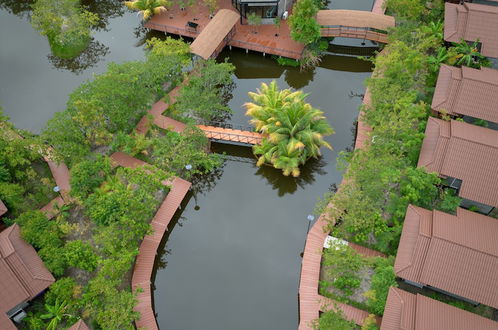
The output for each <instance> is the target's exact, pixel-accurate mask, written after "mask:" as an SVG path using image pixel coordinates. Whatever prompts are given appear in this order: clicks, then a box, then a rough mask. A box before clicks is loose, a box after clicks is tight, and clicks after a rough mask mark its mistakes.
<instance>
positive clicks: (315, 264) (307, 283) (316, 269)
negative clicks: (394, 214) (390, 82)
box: [299, 88, 382, 330]
mask: <svg viewBox="0 0 498 330" xmlns="http://www.w3.org/2000/svg"><path fill="white" fill-rule="evenodd" d="M370 101H371V99H370V92H369V91H368V88H367V90H366V91H365V97H364V98H363V105H362V107H364V106H368V105H369V104H370ZM362 117H363V111H360V114H359V115H358V129H357V136H356V141H355V149H356V148H363V147H364V145H365V143H366V141H367V140H368V139H369V135H368V132H369V131H371V128H370V127H368V126H367V125H366V124H365V123H364V122H363V120H362ZM343 182H344V180H343ZM339 189H340V187H339ZM333 207H334V205H332V204H329V205H328V206H327V208H333ZM328 225H329V219H328V218H327V214H326V213H323V214H321V215H320V217H319V218H318V220H317V221H316V223H315V224H313V226H312V227H311V229H310V231H309V232H308V235H307V238H306V244H305V248H304V253H303V261H302V264H301V280H300V282H299V330H311V329H312V328H313V327H312V322H313V321H314V320H316V319H318V317H319V316H320V311H323V307H322V306H323V300H324V299H328V298H325V297H323V296H321V295H320V294H319V293H318V286H319V281H320V268H321V260H322V252H323V242H324V241H325V239H326V237H327V235H328V231H327V227H328ZM349 244H351V243H349ZM353 248H354V249H355V250H357V251H358V252H359V253H361V254H364V255H368V254H377V253H378V252H377V253H376V251H373V250H370V249H367V248H365V247H360V246H358V245H356V244H355V246H354V247H353ZM360 250H361V252H360ZM379 254H380V253H379ZM379 256H382V254H380V255H379ZM327 301H328V302H329V303H330V302H331V300H330V299H328V300H327ZM338 306H342V307H341V310H343V312H344V314H345V316H346V317H347V318H348V319H349V320H352V321H354V322H355V323H356V324H359V325H361V324H362V323H363V320H364V318H363V319H362V320H361V323H360V317H363V316H364V317H367V316H368V313H367V312H365V311H362V313H359V312H358V311H356V310H354V311H353V310H352V309H351V308H353V307H352V306H349V305H345V304H340V305H338ZM345 306H348V307H345ZM343 308H344V309H343ZM365 313H366V314H365Z"/></svg>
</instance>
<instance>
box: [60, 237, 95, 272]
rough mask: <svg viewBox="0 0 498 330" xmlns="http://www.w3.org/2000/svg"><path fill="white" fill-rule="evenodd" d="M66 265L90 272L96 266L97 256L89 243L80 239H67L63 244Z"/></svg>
mask: <svg viewBox="0 0 498 330" xmlns="http://www.w3.org/2000/svg"><path fill="white" fill-rule="evenodd" d="M64 254H65V255H66V260H67V265H68V266H70V267H77V268H80V269H83V270H86V271H89V272H92V271H94V270H95V268H96V267H97V263H98V260H99V258H98V256H97V255H96V254H95V252H93V248H92V246H91V245H90V244H88V243H86V242H83V241H81V240H75V241H69V242H67V243H66V245H65V246H64Z"/></svg>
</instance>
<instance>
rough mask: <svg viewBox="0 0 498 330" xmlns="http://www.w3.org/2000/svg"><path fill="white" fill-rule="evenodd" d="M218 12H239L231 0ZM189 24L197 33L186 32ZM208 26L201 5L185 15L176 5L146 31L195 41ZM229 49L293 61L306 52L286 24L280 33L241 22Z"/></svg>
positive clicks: (221, 3) (206, 13)
mask: <svg viewBox="0 0 498 330" xmlns="http://www.w3.org/2000/svg"><path fill="white" fill-rule="evenodd" d="M218 8H219V9H228V10H232V11H236V10H235V9H234V8H233V6H232V3H231V1H230V0H218ZM237 15H238V13H237ZM187 22H194V23H196V24H198V27H197V29H196V30H194V29H191V28H187V27H186V26H187ZM209 22H210V18H209V11H208V9H207V8H206V6H204V5H203V4H202V2H198V3H197V4H195V5H194V6H192V7H190V8H188V9H187V10H184V11H182V10H180V7H179V6H178V5H177V4H175V5H174V6H173V7H172V8H171V9H170V10H169V11H168V12H165V13H161V14H158V15H155V16H154V17H152V19H151V20H150V21H149V22H147V23H146V24H145V27H146V28H149V29H153V30H157V31H163V32H166V33H171V34H176V35H180V36H184V37H189V38H196V37H197V36H198V35H199V34H200V33H201V32H202V30H203V29H204V28H205V27H206V26H207V25H208V24H209ZM276 35H277V36H276ZM228 45H229V46H231V47H238V48H242V49H246V50H252V51H257V52H260V53H264V54H272V55H277V56H284V57H289V58H293V59H299V58H301V54H302V52H303V49H304V45H303V44H300V43H298V42H295V41H294V40H292V39H291V38H290V30H289V27H288V25H287V22H286V21H282V23H281V26H280V28H279V29H277V27H275V26H274V25H273V24H267V25H266V24H265V25H260V26H257V27H253V26H249V25H247V24H244V25H242V24H240V20H239V21H238V22H237V24H236V25H235V33H234V35H233V36H232V38H231V39H230V40H229V41H228Z"/></svg>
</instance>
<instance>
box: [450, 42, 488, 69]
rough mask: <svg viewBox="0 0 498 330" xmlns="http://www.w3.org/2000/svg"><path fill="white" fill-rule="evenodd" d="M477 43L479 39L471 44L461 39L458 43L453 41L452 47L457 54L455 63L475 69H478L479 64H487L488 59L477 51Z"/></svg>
mask: <svg viewBox="0 0 498 330" xmlns="http://www.w3.org/2000/svg"><path fill="white" fill-rule="evenodd" d="M478 44H479V40H477V41H475V42H473V43H472V44H471V45H469V44H468V43H467V42H466V41H465V40H462V41H461V42H460V43H453V48H454V49H455V51H456V52H457V54H458V55H457V58H458V61H457V62H456V65H465V66H469V67H472V68H476V69H479V68H480V67H481V65H484V66H487V65H488V64H489V61H488V59H487V58H486V57H485V56H483V55H482V54H481V53H479V49H478V47H477V46H478Z"/></svg>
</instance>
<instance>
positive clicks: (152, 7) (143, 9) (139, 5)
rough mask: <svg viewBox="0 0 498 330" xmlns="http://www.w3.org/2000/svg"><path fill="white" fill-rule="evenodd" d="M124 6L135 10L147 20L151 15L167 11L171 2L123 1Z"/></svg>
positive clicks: (157, 0)
mask: <svg viewBox="0 0 498 330" xmlns="http://www.w3.org/2000/svg"><path fill="white" fill-rule="evenodd" d="M124 4H125V6H126V7H128V8H130V9H132V10H137V11H138V12H139V13H140V14H142V18H143V19H144V20H148V19H149V18H151V17H152V16H153V15H155V14H159V13H161V12H163V11H166V10H168V8H169V7H170V6H171V2H169V1H167V0H134V1H125V2H124Z"/></svg>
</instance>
